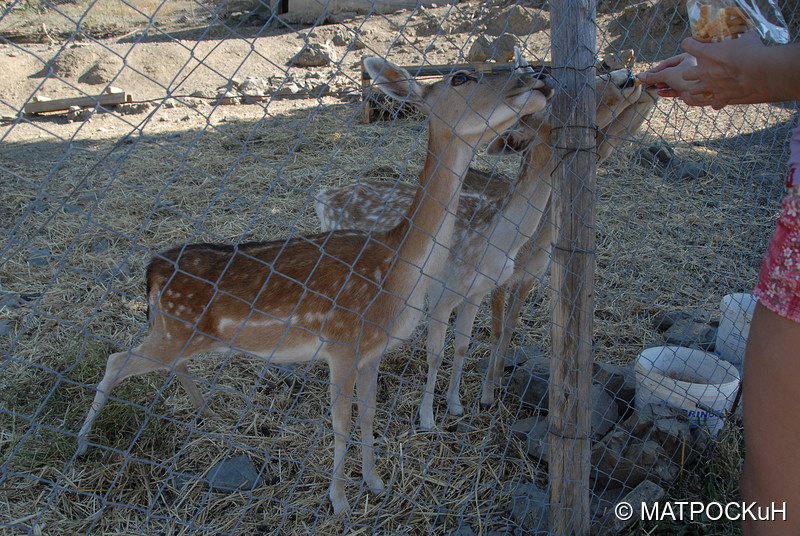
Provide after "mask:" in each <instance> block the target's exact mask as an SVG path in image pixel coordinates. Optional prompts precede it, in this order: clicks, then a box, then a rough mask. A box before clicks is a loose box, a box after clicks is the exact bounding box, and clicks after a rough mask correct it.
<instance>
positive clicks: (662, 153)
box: [647, 141, 675, 167]
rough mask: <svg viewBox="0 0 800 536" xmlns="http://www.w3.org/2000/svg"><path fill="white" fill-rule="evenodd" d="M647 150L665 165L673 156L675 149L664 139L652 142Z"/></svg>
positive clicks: (668, 163)
mask: <svg viewBox="0 0 800 536" xmlns="http://www.w3.org/2000/svg"><path fill="white" fill-rule="evenodd" d="M647 150H648V151H649V152H650V153H651V154H652V155H653V156H655V158H656V160H657V161H658V162H659V163H660V164H661V165H662V166H665V167H666V166H668V165H670V163H671V162H672V159H673V158H675V150H674V149H673V148H672V147H671V146H670V145H669V144H668V143H667V142H665V141H661V142H659V143H654V144H653V145H651V146H650V147H648V148H647Z"/></svg>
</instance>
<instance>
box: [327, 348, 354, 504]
mask: <svg viewBox="0 0 800 536" xmlns="http://www.w3.org/2000/svg"><path fill="white" fill-rule="evenodd" d="M330 379H331V386H330V390H331V422H332V424H333V478H332V479H331V487H330V490H329V495H330V498H331V503H332V504H333V513H334V514H335V515H337V516H338V515H341V514H343V513H345V512H348V511H349V510H350V503H349V502H347V495H346V494H345V490H344V486H345V478H344V460H345V456H346V454H347V441H348V440H349V439H350V430H351V427H352V423H351V418H352V408H353V386H354V384H355V362H354V360H353V359H350V360H346V361H334V360H331V362H330Z"/></svg>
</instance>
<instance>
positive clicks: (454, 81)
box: [450, 73, 472, 86]
mask: <svg viewBox="0 0 800 536" xmlns="http://www.w3.org/2000/svg"><path fill="white" fill-rule="evenodd" d="M470 80H472V77H471V76H469V75H468V74H466V73H456V74H454V75H453V77H452V78H451V79H450V84H451V85H453V86H460V85H461V84H465V83H467V82H468V81H470Z"/></svg>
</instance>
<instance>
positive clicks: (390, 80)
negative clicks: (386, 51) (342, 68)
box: [364, 56, 422, 104]
mask: <svg viewBox="0 0 800 536" xmlns="http://www.w3.org/2000/svg"><path fill="white" fill-rule="evenodd" d="M364 68H365V69H366V70H367V72H368V73H369V76H370V77H371V78H372V83H373V86H374V87H375V88H377V89H379V90H380V91H383V92H384V93H386V94H387V95H389V96H390V97H392V98H394V99H397V100H401V101H404V102H408V103H412V104H420V103H421V102H422V90H421V88H420V86H419V84H417V81H416V80H414V77H413V76H411V74H410V73H409V72H408V71H406V70H405V69H403V68H402V67H398V66H397V65H395V64H393V63H392V62H390V61H387V60H385V59H383V58H376V57H374V56H370V57H367V58H364Z"/></svg>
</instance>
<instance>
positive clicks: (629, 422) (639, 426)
mask: <svg viewBox="0 0 800 536" xmlns="http://www.w3.org/2000/svg"><path fill="white" fill-rule="evenodd" d="M696 441H697V440H696V439H695V436H694V435H693V434H692V432H691V429H690V427H689V421H688V418H687V417H686V415H685V414H684V413H683V412H682V411H680V410H677V409H673V408H669V407H667V406H664V405H660V404H648V405H647V406H645V408H643V409H642V410H641V411H639V412H634V413H633V414H632V415H631V416H630V417H629V418H628V419H626V420H625V421H624V422H622V423H619V425H618V426H617V427H616V428H614V429H613V430H611V431H610V432H609V433H608V434H607V435H606V436H605V437H603V439H601V440H600V441H598V442H597V443H595V445H593V447H592V477H593V478H594V479H595V481H596V483H598V484H600V485H604V484H609V485H612V486H616V485H625V486H631V487H632V486H636V485H638V484H639V483H640V482H642V481H644V480H645V479H650V480H653V481H654V482H661V481H665V482H672V481H673V480H674V479H675V478H676V477H677V475H678V471H679V470H680V467H681V464H684V465H685V464H686V463H689V462H690V461H691V460H693V459H694V458H695V457H696V454H697V452H698V451H699V449H698V448H695V445H696Z"/></svg>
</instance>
